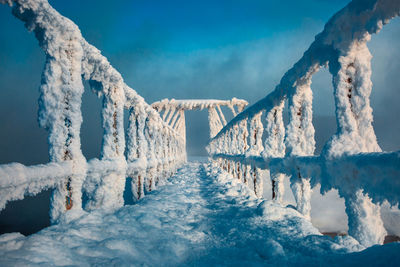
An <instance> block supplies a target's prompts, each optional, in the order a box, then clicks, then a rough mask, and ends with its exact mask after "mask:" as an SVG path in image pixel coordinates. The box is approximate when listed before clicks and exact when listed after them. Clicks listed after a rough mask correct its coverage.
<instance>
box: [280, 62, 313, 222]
mask: <svg viewBox="0 0 400 267" xmlns="http://www.w3.org/2000/svg"><path fill="white" fill-rule="evenodd" d="M312 69H313V71H315V68H312ZM299 80H300V79H299ZM299 82H300V81H299ZM294 89H295V92H294V94H293V95H291V96H289V124H288V126H287V131H286V140H285V141H286V147H287V156H294V157H296V156H312V155H314V150H315V139H314V134H315V130H314V126H313V123H312V90H311V75H309V77H307V78H304V79H302V82H301V83H300V84H297V86H296V88H294ZM309 179H310V178H309V177H302V176H301V172H300V169H299V166H293V171H292V177H291V178H290V182H291V184H290V187H291V189H292V191H293V196H294V198H295V200H296V203H297V210H298V211H299V212H300V213H301V214H303V215H304V217H306V218H307V219H308V220H311V193H312V189H311V185H310V181H309Z"/></svg>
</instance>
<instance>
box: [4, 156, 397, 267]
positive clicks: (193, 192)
mask: <svg viewBox="0 0 400 267" xmlns="http://www.w3.org/2000/svg"><path fill="white" fill-rule="evenodd" d="M362 249H363V247H362V246H360V245H359V244H358V243H357V241H355V240H354V239H352V238H351V237H348V236H346V237H337V238H335V239H332V238H330V237H328V236H322V235H321V234H320V233H319V232H318V230H317V229H316V228H314V227H313V226H312V224H311V223H310V222H309V221H308V220H306V219H305V218H304V217H303V216H302V215H301V214H300V213H298V212H297V211H296V210H294V209H291V208H285V207H282V206H280V205H279V204H277V203H275V202H271V201H266V200H262V199H259V198H257V197H256V196H255V195H254V193H253V192H252V191H251V190H249V189H248V188H247V187H246V186H245V185H243V184H242V183H241V182H240V181H238V180H237V179H234V178H233V177H231V176H229V175H227V174H226V173H221V172H215V171H212V170H211V169H210V166H208V165H201V164H199V163H189V164H187V165H186V166H184V167H183V168H182V169H180V170H179V171H178V173H177V174H176V175H175V176H173V177H172V178H171V179H169V180H168V181H167V183H166V185H165V186H163V187H160V188H159V190H157V191H154V192H152V193H151V194H149V195H148V196H147V197H146V198H144V199H142V200H140V201H139V202H138V203H137V204H136V205H132V206H124V207H122V208H120V209H118V210H117V211H116V212H115V213H112V214H110V213H108V214H105V213H104V212H102V211H100V210H97V211H93V212H91V213H89V214H85V215H83V216H82V217H80V218H77V219H75V220H73V221H70V222H69V223H66V224H58V225H53V226H51V227H49V228H46V229H43V230H42V231H40V232H39V233H37V234H33V235H31V236H27V237H24V236H22V235H20V234H18V233H12V234H4V235H2V236H0V265H2V266H16V265H20V266H21V265H80V266H89V265H147V266H148V265H151V266H160V265H161V266H165V265H168V266H176V265H180V266H181V265H191V266H193V265H196V266H198V265H200V266H203V265H212V266H215V265H220V266H232V265H243V264H250V265H252V266H254V265H282V266H286V265H310V264H311V265H313V266H315V265H321V264H322V265H328V264H340V265H350V264H353V263H357V264H361V265H362V264H364V263H367V264H369V265H371V264H375V265H379V264H387V265H390V263H391V262H392V263H394V262H398V261H399V260H400V255H399V254H398V253H397V252H398V251H399V249H400V244H389V245H385V246H382V247H373V248H370V249H368V250H366V251H363V252H361V253H357V251H359V250H362Z"/></svg>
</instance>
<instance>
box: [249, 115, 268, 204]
mask: <svg viewBox="0 0 400 267" xmlns="http://www.w3.org/2000/svg"><path fill="white" fill-rule="evenodd" d="M261 116H262V111H261V112H259V113H257V114H255V115H254V116H253V117H252V118H251V121H250V134H249V135H250V140H249V142H250V144H249V148H248V150H247V152H246V156H259V155H260V153H261V152H262V151H263V149H264V147H263V144H262V134H263V130H264V126H263V124H262V122H261ZM257 172H260V170H257V168H254V170H253V171H251V166H247V165H246V176H247V177H248V178H250V175H251V173H253V174H256V173H257ZM257 178H259V176H257V175H254V176H253V181H252V183H253V190H254V192H255V194H256V195H257V196H259V197H261V196H262V188H263V180H262V179H257ZM260 192H261V195H260Z"/></svg>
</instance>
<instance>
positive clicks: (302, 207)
mask: <svg viewBox="0 0 400 267" xmlns="http://www.w3.org/2000/svg"><path fill="white" fill-rule="evenodd" d="M399 13H400V2H399V1H397V0H372V1H363V0H353V1H352V2H350V3H349V4H348V5H347V6H346V7H344V8H343V9H342V10H340V11H339V12H337V13H336V14H335V15H334V16H332V18H331V19H330V20H329V21H328V22H327V23H326V25H325V27H324V30H323V31H322V32H321V33H319V34H318V35H316V37H315V41H314V42H313V43H312V44H311V45H310V47H309V48H308V49H307V50H306V51H305V53H304V55H303V56H302V58H301V59H300V60H299V61H298V62H297V63H295V64H294V66H293V67H292V68H291V69H289V70H288V71H287V72H286V73H285V75H284V76H283V77H282V79H281V81H280V83H279V84H278V85H277V86H276V87H275V90H273V91H272V92H271V93H270V94H268V95H267V96H266V97H265V98H263V99H261V100H259V101H258V102H257V103H255V104H254V105H252V106H250V107H248V108H247V109H246V110H245V111H243V112H242V113H240V114H238V115H237V116H235V117H234V118H233V119H232V120H231V121H230V122H228V123H227V125H225V126H224V127H223V128H222V129H221V131H220V132H219V133H218V134H217V135H216V136H215V137H214V138H212V139H211V141H210V144H209V146H208V152H209V154H210V155H211V156H213V157H214V158H215V159H221V158H223V159H225V161H226V160H228V161H230V162H231V163H230V165H233V164H234V165H236V164H240V163H242V164H251V165H252V168H257V167H260V168H261V169H265V170H266V171H269V172H270V177H271V180H272V187H273V190H274V198H275V199H276V200H277V201H278V202H279V201H282V196H281V195H282V192H284V184H283V182H282V181H284V177H283V175H288V176H290V181H291V189H292V192H293V195H294V198H295V200H296V206H297V210H298V211H299V212H301V213H302V214H303V215H304V216H305V217H306V218H310V214H311V193H312V187H315V186H316V185H317V184H318V183H320V184H321V191H322V192H327V191H329V190H331V189H337V190H338V191H339V195H340V196H342V197H343V198H344V200H345V206H346V213H347V215H348V217H349V218H348V223H349V233H350V234H351V235H352V236H353V237H355V238H356V239H357V240H359V241H360V242H361V243H362V244H363V245H365V246H372V245H374V244H381V243H382V242H383V239H384V237H385V235H386V230H385V227H384V224H383V221H382V219H381V211H380V206H379V205H377V204H379V203H382V202H383V201H384V200H385V199H386V200H388V201H389V202H390V203H391V204H396V203H397V204H398V203H399V201H398V197H397V196H396V194H397V195H398V192H400V190H399V187H398V179H399V177H400V176H399V175H398V173H399V172H398V170H396V169H398V168H399V166H400V165H399V164H398V155H397V154H391V155H385V154H374V153H376V152H381V149H380V147H379V145H378V143H377V139H376V136H375V133H374V129H373V127H372V121H373V116H372V108H371V107H370V101H369V96H370V94H371V90H372V82H371V58H372V55H371V54H370V52H369V50H368V47H367V42H368V41H369V40H370V38H371V35H372V34H376V33H378V32H379V31H380V29H382V27H383V25H385V24H387V23H388V22H389V21H390V20H391V19H393V18H394V17H396V16H399ZM321 67H328V68H329V72H330V73H331V75H332V81H333V88H334V91H333V97H334V99H335V107H336V112H335V113H336V122H337V132H336V134H335V135H333V136H332V137H331V139H330V140H329V141H328V142H327V143H326V144H325V147H324V149H323V151H322V154H321V156H319V157H313V155H314V150H315V140H314V127H313V125H312V91H311V78H312V76H313V74H315V73H316V72H317V71H318V70H319V69H320V68H321ZM286 100H287V101H288V104H289V105H288V109H289V123H288V126H287V128H286V130H285V128H284V124H283V120H282V109H283V108H284V105H285V101H286ZM262 112H265V116H266V122H265V124H264V133H265V142H264V150H263V152H261V153H260V154H259V155H254V154H249V153H247V154H245V153H241V151H238V143H237V142H236V139H235V138H232V137H231V138H226V136H227V134H228V135H231V136H232V135H233V136H234V135H236V128H237V127H238V125H243V123H244V122H247V121H248V120H249V121H253V120H254V119H255V118H256V117H257V116H259V114H260V113H262ZM252 127H253V129H252V131H253V132H254V126H252ZM250 136H252V132H250ZM253 139H254V138H253V137H251V138H250V145H256V147H255V148H254V150H258V148H259V144H256V143H255V142H254V140H253ZM221 143H223V146H221V145H220V144H221ZM239 150H240V149H239ZM249 150H250V151H251V150H252V148H249ZM359 153H370V154H368V155H365V156H363V155H358V154H359ZM356 154H357V156H354V157H350V156H351V155H356ZM246 156H247V158H246ZM257 156H262V157H263V158H258V157H257ZM348 156H349V157H348ZM384 159H388V160H389V162H385V164H381V163H383V160H384ZM346 160H348V161H349V162H348V163H346V162H345V161H346ZM219 162H220V165H221V167H222V169H227V168H226V167H225V166H224V163H223V162H222V164H221V161H219ZM393 162H396V164H398V165H397V166H396V165H393ZM378 166H379V167H378ZM362 167H363V168H362ZM379 168H380V169H379ZM381 169H382V170H381ZM228 170H229V168H228ZM361 173H362V175H361ZM366 177H367V178H366ZM382 177H388V178H389V177H390V178H389V179H390V180H383V179H382ZM377 181H379V184H378V183H377ZM393 188H395V190H397V191H396V193H394V190H393Z"/></svg>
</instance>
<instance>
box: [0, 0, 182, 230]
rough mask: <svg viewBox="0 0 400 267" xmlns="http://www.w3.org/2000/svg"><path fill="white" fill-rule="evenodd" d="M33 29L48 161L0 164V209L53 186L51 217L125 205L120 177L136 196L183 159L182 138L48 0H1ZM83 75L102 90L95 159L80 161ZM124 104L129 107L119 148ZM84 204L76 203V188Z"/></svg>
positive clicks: (94, 87)
mask: <svg viewBox="0 0 400 267" xmlns="http://www.w3.org/2000/svg"><path fill="white" fill-rule="evenodd" d="M0 3H3V4H4V3H8V4H9V5H10V6H12V13H13V14H14V16H15V17H17V18H19V19H20V20H22V21H23V22H24V23H25V26H26V28H27V29H28V30H29V31H33V32H34V33H35V36H36V38H37V39H38V41H39V45H40V46H41V48H42V49H43V50H44V52H45V55H46V62H45V67H44V71H43V75H42V84H41V86H40V98H39V124H40V126H42V127H44V128H46V129H47V130H48V131H49V137H48V142H49V154H50V162H51V163H49V164H45V165H37V166H29V167H27V166H23V165H21V164H17V163H15V164H14V163H13V164H6V165H2V166H0V174H1V177H0V210H1V209H3V208H4V207H5V204H6V203H7V201H10V200H17V199H22V198H23V197H24V195H26V194H31V195H34V194H37V193H39V192H40V191H42V190H44V189H46V188H55V189H54V191H53V195H52V201H51V219H52V221H53V222H56V221H59V220H60V219H62V218H64V217H65V216H67V215H68V214H71V215H72V214H74V213H75V214H79V213H80V212H82V210H83V208H84V209H85V210H92V209H97V208H101V209H115V208H118V207H121V206H122V205H123V204H124V200H123V192H124V189H125V183H126V178H127V177H131V178H132V193H133V196H134V198H136V199H139V198H141V197H142V196H143V195H144V192H146V191H151V190H153V189H154V188H155V186H156V185H157V183H158V182H159V180H160V179H161V178H163V179H164V178H166V177H168V175H170V174H171V173H173V172H174V171H175V169H176V167H177V166H178V165H179V164H181V163H182V162H184V161H185V160H186V151H185V141H184V139H183V137H182V136H181V135H180V134H179V132H177V131H175V130H174V129H172V128H171V127H170V126H169V125H168V124H167V123H165V122H164V121H163V120H162V119H161V117H160V115H159V113H158V112H157V111H155V110H154V109H153V108H152V107H151V106H150V105H148V104H147V103H146V102H145V101H144V99H143V98H142V97H141V96H139V95H138V94H137V93H136V92H135V91H134V90H133V89H132V88H130V87H129V86H128V85H126V84H125V83H124V81H123V79H122V77H121V74H120V73H119V72H118V71H117V70H115V69H114V68H113V67H112V66H111V65H110V63H109V62H108V60H107V59H106V58H105V57H104V56H102V55H101V53H100V51H99V50H97V49H96V48H95V47H93V46H92V45H90V44H89V43H87V42H86V40H85V39H84V38H83V37H82V35H81V32H80V30H79V28H78V27H77V26H76V25H75V24H74V23H73V22H72V21H70V20H69V19H67V18H66V17H63V16H62V15H60V14H59V13H58V12H57V11H56V10H54V9H53V8H52V7H51V6H50V5H49V3H48V2H47V0H0ZM82 78H83V79H85V80H87V81H89V84H90V86H91V88H92V90H93V91H94V92H95V93H97V94H98V96H99V97H100V96H102V101H103V108H102V121H103V129H104V135H103V143H102V151H101V159H93V160H91V161H89V162H87V161H86V159H85V157H84V156H83V154H82V151H81V143H80V127H81V123H82V114H81V97H82V93H83V90H84V87H83V82H82ZM124 108H126V109H128V110H129V125H128V129H127V140H126V147H125V131H124V125H123V114H124ZM83 193H84V194H85V199H86V200H87V201H86V205H85V207H82V194H83Z"/></svg>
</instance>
